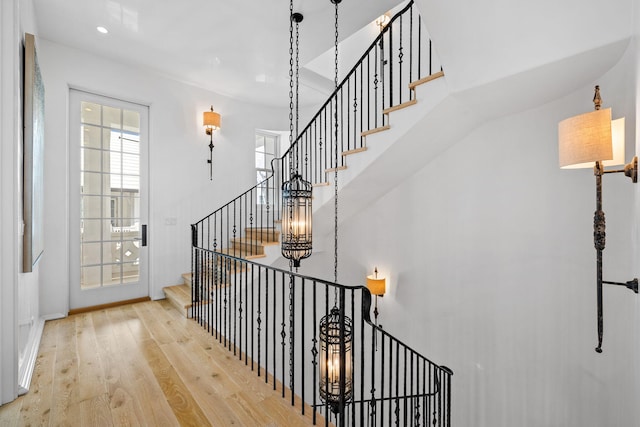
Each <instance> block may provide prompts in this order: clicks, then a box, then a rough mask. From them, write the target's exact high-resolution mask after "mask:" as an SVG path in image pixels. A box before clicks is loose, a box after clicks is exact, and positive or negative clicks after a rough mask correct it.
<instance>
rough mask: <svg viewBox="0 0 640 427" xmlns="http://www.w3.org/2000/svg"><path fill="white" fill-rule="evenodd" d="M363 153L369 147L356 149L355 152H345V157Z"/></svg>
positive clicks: (343, 153)
mask: <svg viewBox="0 0 640 427" xmlns="http://www.w3.org/2000/svg"><path fill="white" fill-rule="evenodd" d="M363 151H367V147H360V148H354V149H353V150H347V151H343V152H342V155H343V156H350V155H352V154H358V153H362V152H363Z"/></svg>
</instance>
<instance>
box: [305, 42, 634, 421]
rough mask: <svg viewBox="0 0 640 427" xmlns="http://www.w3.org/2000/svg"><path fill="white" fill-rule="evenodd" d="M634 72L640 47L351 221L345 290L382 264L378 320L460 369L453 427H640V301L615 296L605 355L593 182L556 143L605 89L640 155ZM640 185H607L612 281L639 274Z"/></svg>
mask: <svg viewBox="0 0 640 427" xmlns="http://www.w3.org/2000/svg"><path fill="white" fill-rule="evenodd" d="M635 62H636V54H635V51H634V50H633V49H630V50H629V51H628V52H627V54H626V55H625V56H624V57H623V60H622V61H621V62H620V63H619V64H618V65H616V66H615V67H614V68H613V69H612V70H611V71H609V72H608V73H607V74H605V75H604V76H602V77H601V78H599V79H598V80H597V81H595V82H593V83H592V84H589V85H587V86H584V87H582V88H580V89H579V90H577V91H575V92H573V93H571V94H570V95H568V96H566V97H563V98H561V99H557V100H555V101H553V102H550V103H548V104H545V105H541V106H539V107H537V108H535V109H531V110H527V111H523V112H519V113H515V114H512V115H508V116H505V117H501V118H497V119H494V120H491V121H487V122H485V123H484V124H483V125H482V126H481V127H479V128H477V129H475V130H474V131H472V132H471V133H470V134H468V135H467V136H466V137H464V138H463V139H461V140H460V141H459V142H458V143H457V144H455V145H454V146H452V147H451V148H450V149H449V150H447V151H446V152H444V153H443V154H441V155H439V156H437V157H436V158H435V159H434V160H432V161H431V162H430V163H429V164H428V165H426V166H425V167H424V169H422V170H421V171H420V172H418V173H417V174H415V175H414V176H413V177H411V178H410V179H408V180H406V181H405V182H404V183H403V184H401V185H400V186H398V187H397V188H395V189H394V190H392V191H391V192H389V193H387V194H386V195H384V196H382V197H381V198H380V199H379V200H378V201H377V202H376V203H375V204H374V205H372V206H370V207H368V208H367V209H366V210H364V211H362V212H361V213H360V214H358V215H355V216H354V217H352V218H349V219H347V220H346V221H344V222H343V223H341V224H340V254H341V260H340V271H341V273H340V277H341V280H340V282H341V283H347V284H358V283H359V284H363V282H364V278H365V276H366V275H367V274H371V271H372V270H373V268H374V266H376V265H377V267H378V269H379V270H380V272H381V273H383V274H386V275H387V277H388V292H387V294H386V295H385V297H384V298H383V299H381V300H380V301H379V310H380V312H381V314H380V318H379V321H380V323H381V324H382V325H384V327H385V329H387V330H388V331H389V332H390V333H391V334H393V335H395V336H397V337H398V338H400V339H401V340H403V341H405V342H407V343H409V344H410V345H411V346H412V347H414V348H416V349H418V350H419V351H421V353H422V354H424V355H426V356H427V357H429V358H430V359H432V360H433V361H435V362H436V363H440V364H443V365H446V366H448V367H450V368H451V369H452V370H453V371H454V376H453V385H452V388H453V422H452V424H453V425H457V426H474V427H500V426H503V427H512V426H519V427H521V426H522V427H526V426H531V427H540V426H563V427H570V426H575V427H589V426H593V427H597V426H605V425H606V426H620V427H627V426H632V425H640V415H639V414H638V410H637V406H638V405H637V398H638V395H639V394H638V392H639V382H638V376H637V366H638V362H637V359H638V356H639V355H638V342H639V341H640V340H639V339H638V338H637V337H638V333H639V332H640V329H639V327H638V323H637V322H636V321H635V320H636V319H637V318H638V311H639V305H638V297H637V296H636V295H635V294H633V293H631V292H630V291H629V290H627V289H624V288H619V287H613V286H608V285H606V286H605V289H604V330H605V335H604V345H603V348H604V353H603V354H597V353H596V352H595V351H594V348H595V346H596V344H597V335H596V298H595V250H594V248H593V237H592V236H593V211H594V207H595V200H594V199H595V191H594V177H593V173H592V171H591V170H589V169H585V170H560V169H559V168H558V157H557V156H558V152H557V148H556V147H557V124H558V122H559V121H560V120H562V119H564V118H567V117H569V116H572V115H575V114H578V113H581V112H587V111H591V110H592V109H593V104H592V102H591V99H592V97H593V85H594V84H596V83H597V84H600V85H601V89H602V96H603V99H604V103H605V106H608V107H612V108H613V114H614V118H617V117H621V116H626V117H627V129H626V132H627V140H628V141H630V143H629V144H628V149H627V157H628V158H630V157H631V154H632V151H633V148H632V147H633V146H634V145H636V144H635V141H636V136H635V129H636V124H635V117H636V111H635V107H636V105H635V102H636V101H635V99H636V97H635V90H632V88H635V84H636V80H637V77H636V74H635V65H636V64H635ZM454 123H455V117H451V125H454ZM443 125H446V124H443ZM425 136H426V135H425ZM398 167H401V165H398ZM637 191H638V187H637V186H636V187H635V188H634V187H632V186H631V184H630V182H629V179H628V178H626V177H624V176H621V175H620V174H618V175H607V176H606V177H605V178H604V209H605V212H606V214H607V248H606V250H605V254H604V276H605V280H613V281H626V280H630V279H631V278H632V277H634V275H635V276H636V277H637V275H638V274H637V273H638V262H637V252H636V253H635V254H634V253H633V251H631V250H630V249H631V248H632V247H633V245H634V243H633V241H632V236H631V234H630V230H632V229H634V227H636V229H637V223H638V210H637V203H636V204H635V213H634V203H635V202H634V201H633V197H632V195H633V194H634V193H636V194H637ZM636 240H637V233H636ZM330 246H331V245H327V247H330ZM636 246H637V242H636ZM319 258H320V261H318V262H323V261H322V258H323V257H319ZM324 258H326V257H324ZM314 262H316V261H314V257H313V256H312V257H311V258H309V259H308V260H305V263H304V264H305V265H306V267H307V269H306V270H305V271H315V270H317V268H316V266H315V265H313V263H314ZM325 276H326V275H325ZM358 278H360V281H359V282H358Z"/></svg>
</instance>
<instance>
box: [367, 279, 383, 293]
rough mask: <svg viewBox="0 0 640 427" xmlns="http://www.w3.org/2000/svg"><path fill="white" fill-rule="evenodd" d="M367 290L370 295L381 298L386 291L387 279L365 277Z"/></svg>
mask: <svg viewBox="0 0 640 427" xmlns="http://www.w3.org/2000/svg"><path fill="white" fill-rule="evenodd" d="M367 289H369V292H371V295H378V296H382V295H384V294H385V292H386V291H387V279H385V278H384V277H375V276H373V275H372V276H367Z"/></svg>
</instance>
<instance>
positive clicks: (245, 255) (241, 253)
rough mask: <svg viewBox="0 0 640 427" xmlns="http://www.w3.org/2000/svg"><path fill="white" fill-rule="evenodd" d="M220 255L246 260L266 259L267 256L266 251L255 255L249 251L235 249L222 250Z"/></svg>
mask: <svg viewBox="0 0 640 427" xmlns="http://www.w3.org/2000/svg"><path fill="white" fill-rule="evenodd" d="M220 253H221V254H224V255H230V256H233V257H237V258H244V259H256V258H264V257H266V255H265V254H264V251H263V252H262V253H261V254H255V253H251V252H249V251H245V250H242V249H241V248H233V247H231V248H225V249H222V250H220Z"/></svg>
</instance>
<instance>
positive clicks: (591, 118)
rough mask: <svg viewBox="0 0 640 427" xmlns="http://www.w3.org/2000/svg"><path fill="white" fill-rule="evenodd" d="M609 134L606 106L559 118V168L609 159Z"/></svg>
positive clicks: (578, 166) (610, 142) (608, 117)
mask: <svg viewBox="0 0 640 427" xmlns="http://www.w3.org/2000/svg"><path fill="white" fill-rule="evenodd" d="M611 135H612V132H611V109H610V108H606V109H603V110H596V111H592V112H590V113H585V114H580V115H578V116H574V117H570V118H568V119H565V120H563V121H561V122H560V123H559V125H558V148H559V157H560V167H561V168H568V167H572V168H584V167H592V166H593V163H594V162H597V161H603V160H613V148H612V137H611ZM623 151H624V150H623ZM623 162H624V161H623Z"/></svg>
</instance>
